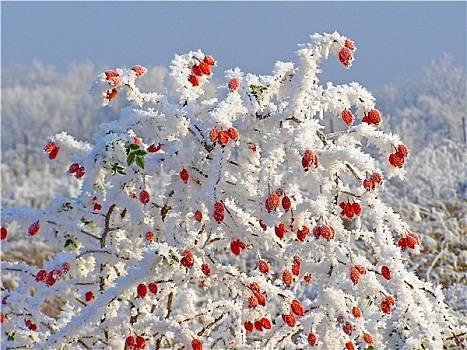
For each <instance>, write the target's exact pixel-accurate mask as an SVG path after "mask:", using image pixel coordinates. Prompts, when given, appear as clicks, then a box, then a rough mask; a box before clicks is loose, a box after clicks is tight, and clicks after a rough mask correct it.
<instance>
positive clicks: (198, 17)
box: [1, 1, 466, 89]
mask: <svg viewBox="0 0 467 350" xmlns="http://www.w3.org/2000/svg"><path fill="white" fill-rule="evenodd" d="M1 22H2V24H1V34H2V36H1V46H2V47H1V49H2V51H1V58H2V69H3V68H5V67H8V65H10V64H15V63H19V64H31V62H32V60H33V59H38V60H40V61H41V62H43V63H44V64H48V65H53V66H56V67H57V70H58V71H65V70H66V69H67V68H68V66H69V65H70V64H71V63H72V62H73V61H76V62H82V61H85V60H90V61H92V62H93V63H94V64H95V65H96V66H97V67H105V68H116V67H128V66H132V65H134V64H142V65H148V66H152V65H155V64H163V65H168V64H169V62H170V60H171V58H172V57H173V55H174V54H175V53H178V54H183V53H186V52H188V51H190V50H196V49H198V48H200V49H201V50H203V52H205V53H206V54H211V55H212V56H214V58H215V59H216V60H218V67H217V68H216V69H215V71H214V74H217V75H219V76H221V75H223V71H224V70H225V69H228V68H233V67H236V66H239V67H240V68H241V69H242V70H244V71H246V72H252V73H258V74H269V73H270V72H271V69H272V67H273V65H274V63H275V61H276V60H283V61H291V60H295V59H296V57H295V55H294V52H295V51H296V49H297V44H299V43H305V42H307V41H308V38H309V35H310V34H313V33H315V32H320V33H321V32H333V31H335V30H337V31H338V32H339V33H341V34H342V35H346V36H348V37H350V38H351V39H353V40H354V41H355V45H356V47H357V52H356V55H355V56H356V61H355V62H354V65H353V67H352V69H351V70H350V71H347V70H345V69H342V67H340V66H339V64H336V63H335V62H332V63H326V64H325V65H324V66H323V68H324V69H325V71H327V72H326V74H325V75H324V74H323V77H322V79H321V80H322V82H323V80H332V81H333V82H335V83H342V82H350V81H353V80H355V81H358V82H360V83H361V84H363V85H365V86H367V87H369V88H370V89H372V88H376V87H379V86H381V85H383V84H387V83H391V82H393V81H394V80H395V79H398V78H403V77H410V76H413V75H415V74H416V73H418V72H420V71H421V67H422V66H424V65H427V64H429V63H430V62H431V61H432V60H433V59H439V58H440V57H441V56H442V55H443V53H444V52H446V53H450V54H452V55H453V56H454V58H455V64H456V65H461V66H464V68H465V65H466V2H465V1H457V2H305V1H301V2H290V1H287V2H277V1H275V2H262V1H260V2H232V1H231V2H214V1H207V2H7V1H1Z"/></svg>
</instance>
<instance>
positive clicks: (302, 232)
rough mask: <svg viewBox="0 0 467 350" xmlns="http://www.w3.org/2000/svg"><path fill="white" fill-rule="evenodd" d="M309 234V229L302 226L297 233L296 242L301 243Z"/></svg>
mask: <svg viewBox="0 0 467 350" xmlns="http://www.w3.org/2000/svg"><path fill="white" fill-rule="evenodd" d="M309 233H310V230H309V228H308V227H307V226H305V225H304V226H302V228H301V229H300V230H298V231H297V238H298V240H299V241H302V242H303V241H304V240H305V239H306V237H307V235H308V234H309Z"/></svg>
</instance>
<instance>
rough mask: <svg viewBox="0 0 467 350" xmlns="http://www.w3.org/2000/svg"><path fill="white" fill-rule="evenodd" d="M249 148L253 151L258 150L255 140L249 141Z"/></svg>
mask: <svg viewBox="0 0 467 350" xmlns="http://www.w3.org/2000/svg"><path fill="white" fill-rule="evenodd" d="M248 148H249V149H251V150H252V151H253V152H256V144H255V143H254V142H251V141H250V142H248Z"/></svg>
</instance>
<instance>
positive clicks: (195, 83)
mask: <svg viewBox="0 0 467 350" xmlns="http://www.w3.org/2000/svg"><path fill="white" fill-rule="evenodd" d="M188 81H189V82H190V83H191V85H193V86H199V80H198V78H197V77H196V75H193V74H192V75H190V76H189V77H188Z"/></svg>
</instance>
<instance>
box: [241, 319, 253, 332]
mask: <svg viewBox="0 0 467 350" xmlns="http://www.w3.org/2000/svg"><path fill="white" fill-rule="evenodd" d="M243 327H244V328H245V330H246V331H247V332H253V323H251V322H250V321H246V322H245V323H244V324H243Z"/></svg>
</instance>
